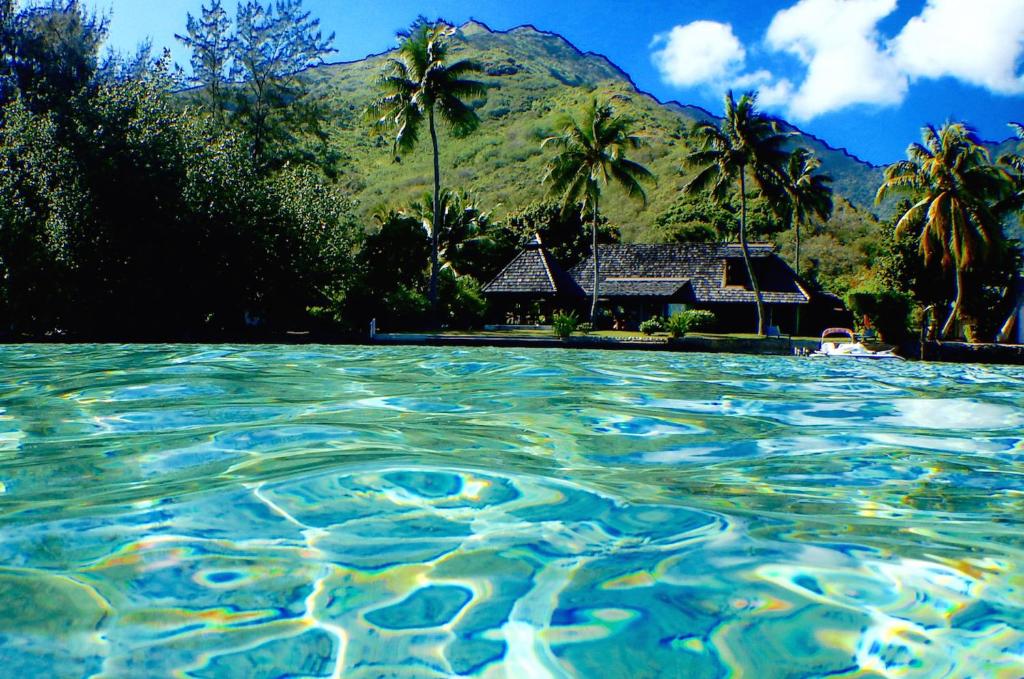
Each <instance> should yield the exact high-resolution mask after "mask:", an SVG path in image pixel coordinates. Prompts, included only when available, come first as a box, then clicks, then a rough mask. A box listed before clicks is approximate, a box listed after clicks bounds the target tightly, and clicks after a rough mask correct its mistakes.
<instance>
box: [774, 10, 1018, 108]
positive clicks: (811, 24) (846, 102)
mask: <svg viewBox="0 0 1024 679" xmlns="http://www.w3.org/2000/svg"><path fill="white" fill-rule="evenodd" d="M961 1H962V0H961ZM1018 1H1019V0H1018ZM895 9H896V0H800V2H798V3H797V4H795V5H793V6H792V7H790V8H788V9H785V10H782V11H780V12H779V13H778V14H776V15H775V18H773V19H772V23H771V25H770V26H769V27H768V33H767V36H766V42H767V44H768V46H769V47H770V48H771V49H773V50H776V51H780V52H789V53H790V54H793V55H794V56H796V57H797V59H799V60H800V61H801V62H803V63H804V65H805V66H806V67H807V75H806V76H805V78H804V80H803V82H801V83H800V85H799V86H798V87H796V88H795V89H794V90H793V91H792V97H791V99H789V101H788V105H787V107H786V108H787V109H788V111H789V113H790V115H792V116H793V117H794V118H797V119H802V120H808V119H810V118H814V117H816V116H819V115H821V114H823V113H827V112H829V111H835V110H838V109H842V108H845V107H847V106H851V105H853V104H876V105H893V104H899V103H900V102H902V101H903V97H904V96H905V95H906V92H907V86H908V78H907V76H906V75H905V74H904V73H903V72H902V71H901V69H900V68H899V66H898V65H897V63H896V61H895V60H894V59H893V58H892V56H891V55H890V54H889V53H888V51H887V50H886V49H885V48H884V47H883V46H882V45H881V44H880V36H879V35H878V29H877V27H878V22H879V21H881V20H882V19H884V18H885V17H887V16H888V15H889V14H891V13H892V12H893V10H895ZM786 89H787V88H785V87H784V86H783V87H781V89H780V88H779V86H778V85H777V86H776V90H774V91H770V96H769V99H772V98H774V99H775V100H776V101H778V99H780V98H781V96H780V95H782V94H784V93H785V90H786ZM765 103H766V104H767V103H768V102H765Z"/></svg>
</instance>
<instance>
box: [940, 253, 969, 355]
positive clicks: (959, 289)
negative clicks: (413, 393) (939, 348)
mask: <svg viewBox="0 0 1024 679" xmlns="http://www.w3.org/2000/svg"><path fill="white" fill-rule="evenodd" d="M963 302H964V272H963V270H962V269H960V268H959V267H957V270H956V299H955V300H954V301H953V310H952V311H950V312H949V318H947V319H946V324H945V325H944V326H942V332H941V333H939V339H946V336H947V335H949V333H951V332H952V331H953V324H954V323H956V319H957V317H959V316H960V307H961V306H962V305H963Z"/></svg>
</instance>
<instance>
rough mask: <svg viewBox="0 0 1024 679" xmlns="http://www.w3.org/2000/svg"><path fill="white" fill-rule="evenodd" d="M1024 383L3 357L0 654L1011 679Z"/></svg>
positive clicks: (392, 668) (83, 354)
mask: <svg viewBox="0 0 1024 679" xmlns="http://www.w3.org/2000/svg"><path fill="white" fill-rule="evenodd" d="M1022 527H1024V370H1021V369H1020V368H1009V367H1007V368H992V367H978V366H949V365H927V364H923V365H922V364H913V363H899V364H891V363H885V362H877V363H872V362H856V361H852V360H850V361H847V362H843V361H842V360H841V359H833V360H827V359H826V360H820V361H816V360H808V359H796V358H761V357H752V356H710V355H698V354H660V353H657V354H656V353H625V352H623V353H618V352H593V353H591V352H576V351H557V350H553V351H541V350H522V351H516V350H511V351H509V350H499V349H474V350H448V349H433V348H431V349H416V348H394V349H379V348H373V349H369V348H359V347H271V346H267V347H223V346H216V347H214V346H191V347H181V346H175V347H167V346H142V347H110V346H79V347H73V346H27V347H2V348H0V610H2V611H3V614H2V615H0V667H2V668H3V670H2V671H0V673H2V674H3V675H4V676H19V677H26V678H27V677H37V676H39V677H50V676H60V677H65V676H66V677H77V676H99V677H151V676H182V677H330V676H333V677H340V676H344V677H448V676H473V677H514V678H517V679H518V678H520V677H530V678H533V677H575V676H579V677H604V678H608V677H651V678H655V677H657V678H661V677H687V678H690V677H740V676H742V677H755V678H759V677H823V676H829V677H876V676H877V677H883V676H885V677H922V678H929V679H931V678H933V677H978V678H982V677H985V678H988V677H993V678H995V677H1007V678H1012V679H1019V678H1020V677H1022V676H1024V571H1022V569H1024V532H1022Z"/></svg>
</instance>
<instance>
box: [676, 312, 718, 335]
mask: <svg viewBox="0 0 1024 679" xmlns="http://www.w3.org/2000/svg"><path fill="white" fill-rule="evenodd" d="M683 313H684V314H687V315H688V317H689V319H690V326H689V328H688V329H689V330H710V329H712V328H714V327H715V324H717V323H718V317H717V316H715V313H714V312H713V311H707V310H705V309H692V310H690V311H684V312H683Z"/></svg>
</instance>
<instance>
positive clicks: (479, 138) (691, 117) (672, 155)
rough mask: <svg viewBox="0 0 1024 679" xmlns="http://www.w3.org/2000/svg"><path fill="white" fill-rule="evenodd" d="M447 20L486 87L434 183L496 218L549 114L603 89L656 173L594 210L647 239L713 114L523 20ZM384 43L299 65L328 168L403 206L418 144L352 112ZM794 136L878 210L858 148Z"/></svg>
mask: <svg viewBox="0 0 1024 679" xmlns="http://www.w3.org/2000/svg"><path fill="white" fill-rule="evenodd" d="M453 28H456V32H455V36H454V38H453V40H452V53H453V54H452V56H453V58H464V57H469V58H473V59H474V60H476V61H478V62H479V63H481V65H482V66H483V68H484V73H483V74H481V76H480V78H479V79H480V80H482V81H484V82H485V84H486V85H487V87H488V89H487V93H486V96H483V97H481V98H480V99H478V100H475V101H473V102H471V104H472V105H473V106H474V108H475V109H476V110H477V113H478V114H479V115H480V116H481V119H482V124H481V126H480V129H479V130H478V131H477V132H476V133H474V134H473V135H470V136H468V137H465V138H461V139H458V138H454V137H452V136H450V135H448V134H444V135H443V138H442V145H441V153H442V182H443V183H444V184H445V186H446V187H448V188H454V189H465V190H468V191H470V192H472V193H473V194H474V195H475V196H477V198H478V199H480V202H481V204H482V205H483V206H484V207H485V208H486V209H493V211H495V212H496V213H498V215H499V216H500V214H501V213H503V212H504V213H507V212H511V211H515V210H518V209H520V208H524V207H527V206H528V205H530V204H532V203H535V202H537V201H539V200H543V199H544V198H545V196H546V190H545V187H543V186H542V185H541V183H540V180H541V177H542V176H543V174H544V172H543V169H544V165H545V164H546V158H545V157H544V154H543V152H542V151H541V149H540V140H541V139H543V138H544V137H546V136H549V135H551V134H553V133H554V132H555V131H556V129H557V124H558V118H559V114H561V113H563V112H564V111H566V110H574V109H576V108H578V107H579V105H580V104H582V103H583V102H584V101H585V100H587V99H589V98H591V97H594V96H597V97H600V98H614V99H615V100H616V106H617V107H620V108H622V109H623V110H625V111H626V112H627V113H628V114H629V115H631V116H632V117H633V118H634V119H636V120H637V122H638V125H639V126H640V127H641V128H642V130H643V131H644V132H645V133H646V134H647V135H648V136H649V138H651V139H652V143H651V145H650V147H648V148H647V149H644V150H642V151H641V152H638V159H639V160H640V161H641V162H645V163H647V164H648V165H649V167H651V169H652V170H653V171H655V173H656V174H657V175H658V176H659V178H660V179H661V182H660V183H659V185H658V186H656V187H653V188H652V189H651V191H650V192H649V198H650V200H649V201H648V204H647V205H642V206H637V205H633V204H631V203H630V202H629V201H627V200H626V199H625V197H624V196H622V195H621V194H617V193H616V191H615V190H614V189H612V190H610V191H609V194H610V196H611V197H612V200H611V201H609V203H608V207H607V210H606V214H607V216H608V217H609V219H612V220H613V221H615V222H616V223H617V224H618V225H620V226H621V228H623V231H624V236H625V237H626V238H627V239H633V240H639V241H643V240H652V239H654V238H656V237H657V236H656V235H655V234H654V233H653V232H652V225H653V224H654V223H655V221H656V220H657V219H658V217H659V216H660V215H662V214H664V213H665V212H666V211H668V210H669V208H670V207H671V206H672V204H673V203H674V202H675V201H676V200H678V199H679V194H680V192H681V189H682V187H683V185H684V182H685V179H686V177H687V176H692V175H690V174H689V172H690V171H689V170H687V169H686V168H684V167H683V159H684V158H685V156H686V154H688V153H689V152H690V151H692V150H693V145H692V144H691V143H690V142H689V140H688V137H689V131H690V129H691V128H692V125H693V123H694V122H695V121H697V120H714V121H718V120H721V118H720V117H718V116H716V115H714V114H713V113H711V112H709V111H707V110H706V109H704V108H702V107H700V106H695V105H692V104H683V103H681V102H679V101H675V100H671V101H667V102H665V101H661V100H660V99H658V98H657V97H656V96H654V95H653V94H651V93H649V92H646V91H644V90H642V89H641V88H639V87H638V86H637V84H636V82H635V81H634V80H633V79H632V77H631V76H630V75H629V74H628V73H627V72H626V71H625V70H623V69H622V68H621V67H619V66H618V65H617V64H615V62H614V61H612V60H611V59H610V58H608V57H607V56H605V55H603V54H600V53H597V52H592V51H584V50H582V49H580V48H579V47H577V46H576V45H575V44H574V43H573V42H572V41H570V40H569V39H568V38H566V37H565V36H563V35H561V34H559V33H556V32H551V31H545V30H541V29H539V28H537V27H536V26H534V25H531V24H523V25H520V26H515V27H512V28H510V29H507V30H500V31H496V30H494V29H491V28H490V27H489V26H488V25H487V24H486V23H484V22H482V21H480V20H477V19H471V20H469V21H467V22H465V23H463V24H462V25H461V26H453ZM393 51H394V50H393V49H392V50H386V51H384V52H380V53H377V54H371V55H367V56H366V57H363V58H362V59H357V60H352V61H339V62H333V63H330V64H324V65H321V66H318V67H316V68H313V69H310V70H309V71H307V72H306V77H307V78H308V79H309V82H310V83H311V84H312V86H313V88H314V89H315V90H317V91H319V93H320V94H322V95H324V97H325V100H326V101H327V103H328V107H329V108H330V109H332V111H333V116H332V119H331V122H330V124H329V126H328V127H329V128H330V129H329V130H328V134H329V138H330V142H331V146H332V148H334V149H337V150H338V155H339V164H338V170H339V174H340V175H341V178H342V181H343V182H345V183H346V184H347V185H348V188H350V189H351V191H352V193H353V195H354V196H355V197H356V198H357V200H358V201H359V204H360V205H361V210H362V211H363V213H364V214H366V215H369V214H371V213H373V212H374V211H376V210H378V209H379V208H385V207H403V206H406V205H408V204H410V202H411V201H413V200H417V199H419V198H421V197H422V194H423V193H424V192H426V191H428V190H429V188H430V177H431V169H430V167H429V157H430V154H429V152H428V151H427V149H426V148H425V147H421V148H419V149H418V150H417V151H416V152H414V153H412V154H410V155H408V156H404V157H401V158H399V159H397V160H396V159H394V158H393V156H391V154H390V153H388V150H389V149H390V146H391V142H390V140H389V139H386V138H384V137H380V136H374V135H372V134H369V133H368V130H367V125H366V121H365V119H363V118H362V115H361V111H362V110H363V109H364V108H365V106H366V104H368V103H369V102H370V101H371V99H372V98H373V96H374V91H375V90H374V81H375V79H376V77H377V74H379V72H380V67H381V66H382V65H383V63H384V60H385V59H386V58H387V57H388V55H389V54H392V53H393ZM782 122H783V126H784V129H785V130H787V131H792V132H794V133H795V135H794V144H797V143H799V144H801V145H806V146H807V147H808V148H810V149H811V150H813V151H814V152H815V153H816V154H817V155H818V156H819V158H820V159H821V161H822V164H823V171H824V172H827V173H828V174H830V175H832V177H833V180H834V182H833V186H834V188H835V190H836V193H837V194H838V195H840V196H843V197H844V198H846V199H847V200H849V201H850V202H851V203H852V204H854V205H856V206H858V207H859V209H860V210H861V211H863V212H864V213H865V218H866V219H870V215H871V214H875V215H881V216H883V217H884V216H888V214H889V213H890V212H891V207H892V206H891V204H886V205H882V206H876V205H875V204H874V196H875V191H876V189H877V187H878V185H879V184H880V182H881V179H882V171H883V167H884V166H877V165H873V164H871V163H869V162H867V161H864V160H862V159H860V158H858V157H857V156H856V155H855V154H853V153H852V152H850V151H849V150H848V149H846V148H837V147H833V146H831V145H830V144H829V143H828V142H827V141H825V140H824V139H821V138H819V137H817V136H815V135H812V134H810V133H807V132H804V131H803V130H801V129H800V128H799V127H797V126H795V125H793V124H791V123H788V122H787V121H782Z"/></svg>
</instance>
